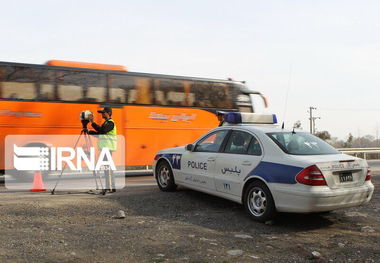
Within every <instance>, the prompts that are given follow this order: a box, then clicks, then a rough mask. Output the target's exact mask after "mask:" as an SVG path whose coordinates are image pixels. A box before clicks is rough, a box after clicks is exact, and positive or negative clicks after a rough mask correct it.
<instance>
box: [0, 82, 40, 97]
mask: <svg viewBox="0 0 380 263" xmlns="http://www.w3.org/2000/svg"><path fill="white" fill-rule="evenodd" d="M1 86H2V92H1V93H2V98H4V99H14V100H33V99H36V97H37V92H36V87H35V85H34V83H20V82H3V83H2V85H1Z"/></svg>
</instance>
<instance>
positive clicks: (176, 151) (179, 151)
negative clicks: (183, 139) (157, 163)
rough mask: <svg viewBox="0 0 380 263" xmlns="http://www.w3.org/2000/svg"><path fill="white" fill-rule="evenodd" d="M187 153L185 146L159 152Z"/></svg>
mask: <svg viewBox="0 0 380 263" xmlns="http://www.w3.org/2000/svg"><path fill="white" fill-rule="evenodd" d="M185 151H186V149H185V146H179V147H175V148H168V149H164V150H161V151H159V152H158V153H183V152H185Z"/></svg>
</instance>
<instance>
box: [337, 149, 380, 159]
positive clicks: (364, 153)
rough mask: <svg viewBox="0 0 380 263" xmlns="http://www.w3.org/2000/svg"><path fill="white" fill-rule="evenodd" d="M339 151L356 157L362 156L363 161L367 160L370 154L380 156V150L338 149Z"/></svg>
mask: <svg viewBox="0 0 380 263" xmlns="http://www.w3.org/2000/svg"><path fill="white" fill-rule="evenodd" d="M337 150H338V151H340V152H342V153H346V154H350V155H354V156H358V155H361V156H362V158H363V159H367V155H368V154H379V155H380V148H375V147H371V148H338V149H337Z"/></svg>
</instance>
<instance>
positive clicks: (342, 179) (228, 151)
mask: <svg viewBox="0 0 380 263" xmlns="http://www.w3.org/2000/svg"><path fill="white" fill-rule="evenodd" d="M225 121H227V122H228V123H230V125H227V126H222V127H219V128H216V129H214V130H211V131H210V132H208V133H207V134H205V135H204V136H202V137H201V138H200V139H198V140H197V141H195V142H194V143H193V144H189V145H187V146H186V147H177V148H171V149H166V150H162V151H160V152H159V153H158V154H157V155H156V157H155V159H154V164H153V168H154V173H155V177H156V180H157V183H158V186H159V188H160V189H161V190H163V191H172V190H175V189H176V186H177V185H182V186H185V187H188V188H191V189H194V190H198V191H201V192H205V193H208V194H212V195H216V196H219V197H223V198H226V199H229V200H232V201H236V202H238V203H242V204H243V205H244V206H245V209H246V210H247V212H248V213H249V214H250V215H251V217H252V218H253V219H255V220H258V221H266V220H269V219H270V218H272V217H273V216H274V215H275V214H276V212H297V213H311V212H323V211H331V210H335V209H339V208H345V207H352V206H358V205H362V204H365V203H367V202H369V201H370V199H371V197H372V194H373V191H374V186H373V184H372V183H371V175H370V170H369V168H368V164H367V162H366V161H365V160H363V159H360V158H356V157H352V156H349V155H345V154H341V153H340V152H338V151H337V150H335V149H334V148H333V147H332V146H330V145H329V144H327V143H326V142H324V141H323V140H321V139H319V138H317V137H315V136H313V135H311V134H309V133H306V132H302V131H291V130H290V131H287V130H283V129H281V128H279V127H277V126H276V125H273V124H274V123H276V122H277V121H276V119H275V115H272V114H270V115H259V114H254V113H246V114H243V113H228V114H226V115H225ZM242 123H244V124H242Z"/></svg>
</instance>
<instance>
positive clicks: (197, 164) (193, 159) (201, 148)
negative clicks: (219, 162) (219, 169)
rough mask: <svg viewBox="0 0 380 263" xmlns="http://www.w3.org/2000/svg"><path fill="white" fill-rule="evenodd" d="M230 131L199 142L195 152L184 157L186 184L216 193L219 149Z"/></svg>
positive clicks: (213, 134) (184, 179)
mask: <svg viewBox="0 0 380 263" xmlns="http://www.w3.org/2000/svg"><path fill="white" fill-rule="evenodd" d="M228 131H229V130H218V131H215V132H212V133H210V134H207V135H206V136H205V137H203V138H202V139H201V140H199V141H198V142H197V143H196V144H195V146H194V150H193V151H186V152H185V153H184V154H183V156H182V162H181V163H182V167H181V170H182V171H181V172H182V176H181V177H182V178H181V181H183V182H184V183H185V184H189V185H192V186H196V187H200V188H205V189H208V190H213V191H215V182H214V176H213V174H214V172H215V162H216V159H217V155H218V153H219V149H220V147H221V145H222V143H223V141H224V139H225V137H226V134H227V133H228Z"/></svg>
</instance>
